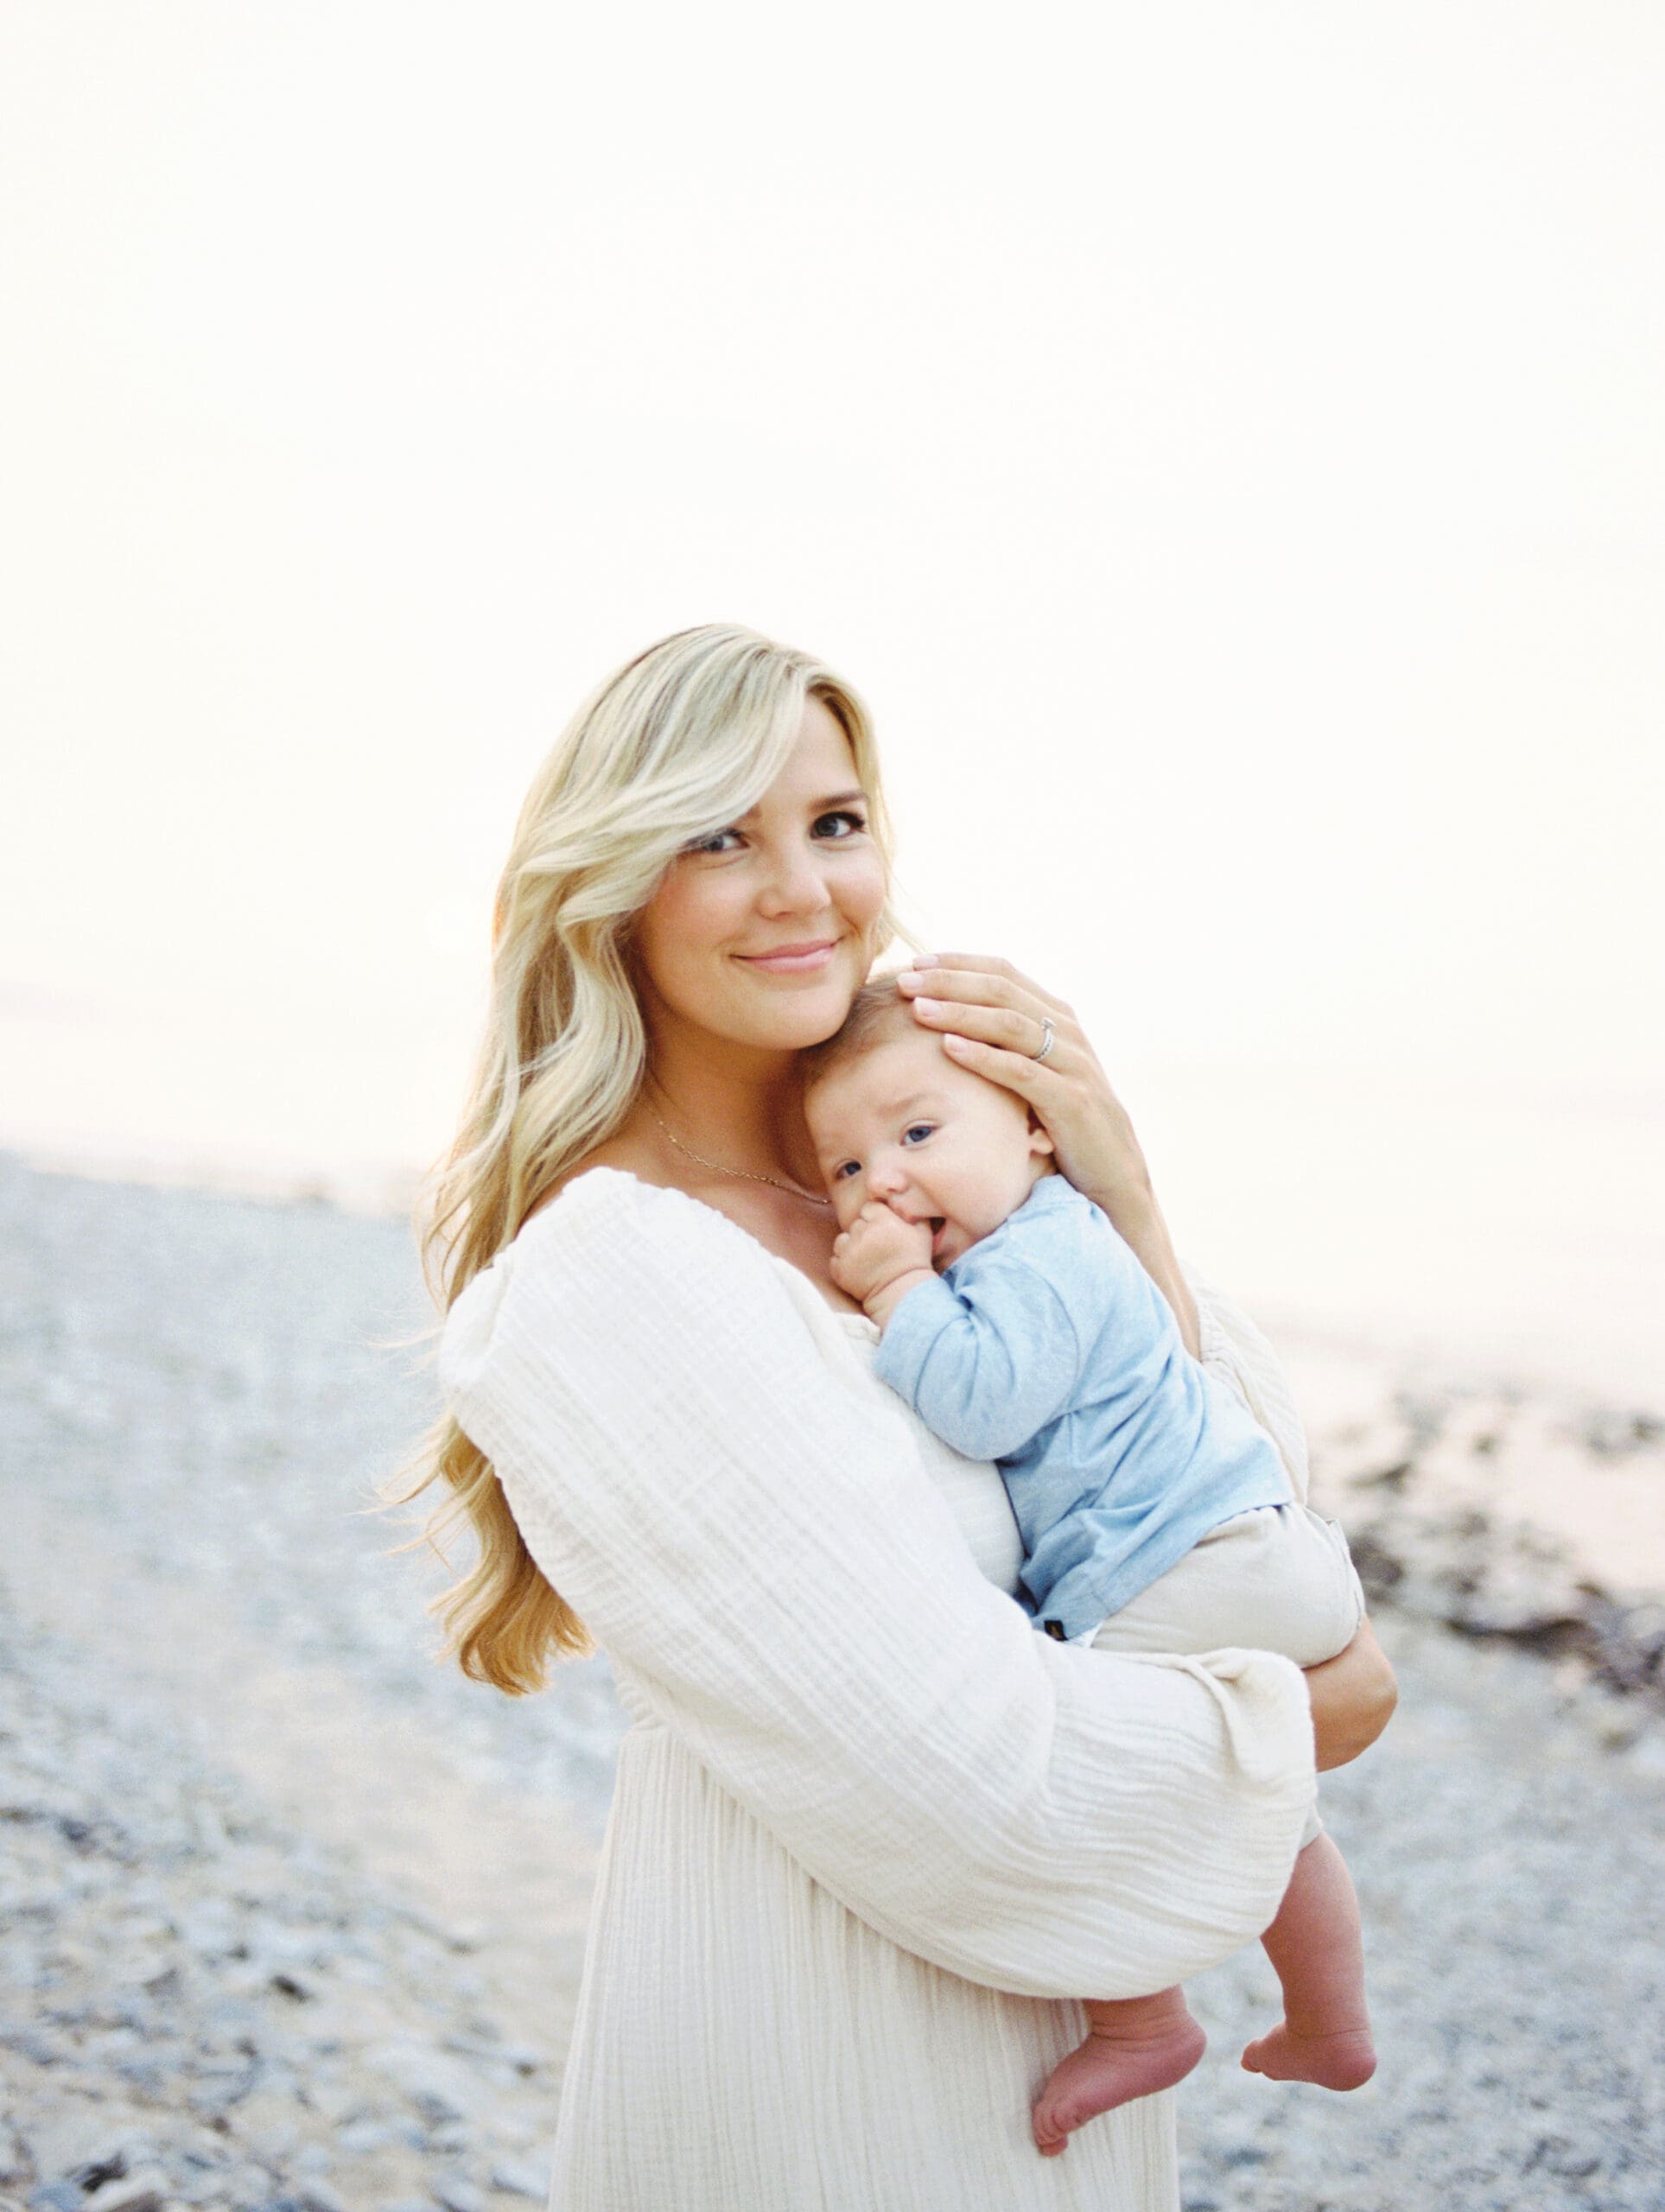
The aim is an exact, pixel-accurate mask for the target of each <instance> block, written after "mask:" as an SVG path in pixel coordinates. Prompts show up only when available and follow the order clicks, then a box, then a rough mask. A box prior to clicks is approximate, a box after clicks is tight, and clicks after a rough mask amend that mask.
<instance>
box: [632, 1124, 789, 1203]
mask: <svg viewBox="0 0 1665 2212" xmlns="http://www.w3.org/2000/svg"><path fill="white" fill-rule="evenodd" d="M647 1110H648V1112H649V1113H650V1114H651V1115H652V1116H653V1118H654V1120H655V1121H656V1122H658V1124H659V1127H660V1128H662V1129H663V1130H664V1133H665V1135H667V1136H668V1137H669V1138H670V1141H671V1143H672V1144H674V1145H675V1146H676V1147H677V1151H678V1152H685V1153H686V1154H688V1156H689V1158H690V1160H698V1162H699V1164H700V1166H702V1167H709V1169H710V1170H711V1173H713V1174H714V1175H739V1176H742V1177H743V1178H744V1179H745V1180H746V1181H747V1182H748V1183H772V1184H773V1185H774V1186H775V1188H776V1190H778V1191H790V1192H791V1194H792V1196H793V1197H794V1198H807V1199H808V1200H809V1202H810V1205H812V1206H829V1205H831V1204H832V1200H831V1199H830V1198H823V1197H821V1195H820V1194H819V1192H815V1191H805V1190H804V1189H802V1188H800V1186H799V1185H798V1184H796V1183H783V1182H782V1181H781V1179H780V1178H779V1176H778V1175H757V1174H754V1173H753V1171H752V1170H751V1169H750V1168H749V1167H720V1166H718V1165H717V1163H716V1161H715V1160H708V1159H706V1157H705V1155H704V1154H702V1153H698V1152H696V1151H695V1149H694V1147H693V1146H692V1145H691V1144H684V1143H683V1141H682V1139H681V1138H680V1137H679V1136H678V1135H677V1132H676V1131H675V1129H673V1128H670V1125H669V1123H668V1122H664V1121H663V1120H661V1118H660V1116H659V1114H658V1110H657V1109H655V1108H654V1106H653V1105H652V1104H651V1103H648V1107H647Z"/></svg>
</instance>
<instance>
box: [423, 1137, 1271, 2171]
mask: <svg viewBox="0 0 1665 2212" xmlns="http://www.w3.org/2000/svg"><path fill="white" fill-rule="evenodd" d="M1195 1287H1196V1289H1197V1293H1198V1306H1199V1310H1200V1312H1201V1316H1202V1324H1203V1329H1204V1346H1203V1350H1204V1359H1205V1362H1206V1363H1208V1364H1209V1365H1211V1367H1212V1368H1214V1369H1215V1370H1216V1371H1217V1372H1218V1373H1219V1374H1221V1375H1222V1376H1224V1377H1225V1378H1226V1379H1227V1380H1228V1381H1230V1383H1233V1384H1234V1386H1235V1387H1236V1388H1237V1389H1239V1391H1240V1392H1241V1393H1242V1395H1243V1396H1244V1397H1245V1398H1246V1399H1247V1400H1248V1402H1249V1406H1250V1408H1251V1410H1253V1411H1254V1412H1255V1414H1256V1415H1257V1417H1258V1418H1259V1419H1261V1421H1262V1422H1263V1423H1264V1424H1265V1425H1266V1426H1267V1427H1268V1430H1269V1432H1270V1433H1271V1434H1272V1435H1273V1437H1274V1441H1276V1442H1277V1443H1278V1444H1279V1446H1280V1447H1281V1450H1282V1452H1283V1453H1284V1456H1285V1459H1286V1464H1287V1465H1288V1466H1289V1469H1290V1472H1291V1478H1292V1485H1293V1487H1294V1488H1295V1489H1296V1490H1297V1491H1298V1492H1299V1491H1300V1490H1302V1489H1304V1487H1305V1462H1304V1458H1303V1457H1302V1451H1301V1443H1300V1425H1299V1422H1298V1421H1296V1420H1295V1418H1294V1414H1293V1408H1292V1407H1291V1406H1290V1404H1289V1402H1288V1394H1287V1389H1286V1387H1285V1386H1284V1384H1283V1382H1282V1378H1281V1373H1280V1371H1279V1370H1278V1368H1277V1365H1276V1362H1275V1361H1274V1359H1273V1358H1272V1356H1271V1354H1270V1352H1269V1351H1268V1350H1267V1348H1266V1346H1265V1344H1264V1343H1263V1342H1262V1341H1261V1339H1259V1338H1257V1337H1256V1335H1255V1332H1254V1331H1253V1330H1252V1328H1251V1327H1250V1326H1249V1324H1247V1323H1246V1322H1245V1321H1244V1320H1243V1319H1242V1316H1241V1315H1239V1314H1237V1313H1236V1312H1235V1310H1234V1309H1232V1308H1231V1307H1230V1306H1228V1305H1227V1304H1226V1303H1225V1302H1224V1301H1223V1300H1220V1299H1218V1298H1217V1295H1216V1294H1212V1293H1211V1292H1209V1291H1208V1290H1207V1289H1206V1287H1204V1286H1201V1285H1197V1286H1195ZM875 1334H876V1332H874V1328H873V1326H872V1325H871V1323H869V1322H867V1320H866V1319H864V1318H863V1317H861V1316H860V1315H855V1314H840V1313H836V1312H835V1311H834V1310H833V1309H832V1308H831V1307H830V1306H829V1305H828V1304H827V1303H826V1302H825V1300H823V1298H822V1296H821V1294H820V1293H819V1292H818V1291H817V1288H816V1287H815V1286H814V1284H813V1283H811V1282H810V1281H809V1279H808V1278H807V1277H806V1276H804V1275H803V1274H800V1273H799V1272H798V1270H797V1269H795V1268H792V1267H791V1266H790V1265H789V1264H787V1263H786V1262H785V1261H782V1260H780V1259H778V1258H777V1257H776V1256H775V1255H772V1254H771V1253H769V1252H768V1251H767V1250H766V1249H765V1248H764V1247H763V1246H762V1245H761V1244H759V1243H757V1241H756V1240H755V1239H754V1238H753V1237H752V1236H748V1235H747V1232H746V1231H745V1230H741V1229H740V1228H739V1227H738V1226H736V1224H734V1223H733V1222H731V1221H729V1220H728V1218H727V1217H726V1216H724V1215H722V1214H720V1213H718V1212H716V1211H715V1210H714V1209H712V1208H711V1207H709V1206H706V1205H702V1204H700V1203H699V1201H698V1200H696V1199H694V1198H689V1197H688V1196H686V1194H685V1193H683V1192H679V1191H670V1190H664V1189H661V1188H658V1187H657V1186H654V1185H649V1184H645V1183H642V1182H639V1181H638V1180H637V1179H635V1178H634V1177H632V1176H630V1175H627V1174H625V1173H620V1171H618V1170H616V1169H612V1168H593V1169H591V1170H590V1171H589V1172H588V1173H586V1174H583V1175H581V1176H579V1177H578V1178H577V1179H575V1181H573V1182H572V1183H570V1184H569V1185H568V1186H567V1188H566V1189H565V1191H563V1192H562V1194H561V1196H560V1197H559V1198H557V1199H556V1200H555V1202H554V1203H553V1204H552V1205H549V1206H547V1207H545V1208H544V1209H543V1211H541V1212H540V1213H538V1214H537V1215H535V1216H534V1217H533V1218H532V1219H531V1221H530V1222H529V1223H528V1224H527V1225H526V1226H525V1228H524V1229H523V1230H521V1232H520V1234H519V1236H518V1237H516V1239H515V1240H514V1242H513V1243H512V1244H511V1245H510V1246H509V1247H508V1248H507V1249H505V1251H504V1252H503V1253H501V1254H500V1255H499V1257H498V1258H497V1260H496V1261H495V1262H493V1265H492V1266H491V1267H490V1268H487V1269H486V1270H485V1271H484V1272H483V1273H482V1274H480V1275H479V1276H477V1277H476V1278H475V1280H474V1281H473V1282H472V1283H471V1284H470V1285H469V1286H468V1288H467V1290H466V1291H465V1292H464V1294H463V1295H462V1297H461V1298H460V1299H459V1300H458V1301H457V1303H456V1305H455V1306H454V1308H453V1309H452V1313H451V1315H450V1318H449V1319H448V1324H447V1326H446V1330H445V1335H444V1339H443V1343H442V1352H441V1368H440V1372H441V1380H442V1387H443V1389H444V1390H445V1392H446V1395H447V1396H448V1401H449V1402H450V1404H451V1406H452V1408H453V1409H454V1412H455V1414H456V1415H457V1417H458V1419H459V1420H460V1421H461V1423H462V1426H463V1427H464V1428H465V1429H466V1430H467V1433H468V1434H469V1435H470V1436H472V1437H473V1439H474V1440H475V1441H476V1442H477V1443H478V1444H479V1445H480V1447H481V1448H482V1450H484V1451H485V1452H487V1453H488V1454H489V1456H490V1457H491V1459H492V1460H493V1463H494V1464H495V1465H496V1468H497V1471H498V1474H499V1478H500V1479H501V1481H502V1484H503V1487H504V1491H505V1494H506V1496H507V1497H508V1500H509V1503H510V1505H511V1507H512V1510H513V1512H514V1516H515V1518H516V1521H517V1522H518V1524H519V1527H520V1529H521V1530H522V1532H523V1534H524V1537H525V1540H526V1542H527V1545H528V1546H529V1548H530V1549H531V1553H532V1555H533V1557H534V1558H535V1559H536V1560H537V1563H538V1565H539V1566H540V1567H542V1569H543V1572H544V1573H546V1574H547V1575H548V1576H549V1579H550V1581H551V1582H552V1583H553V1584H554V1586H555V1587H556V1589H557V1590H559V1591H560V1592H561V1593H562V1597H564V1598H565V1599H567V1600H568V1601H569V1603H570V1604H571V1605H573V1606H574V1607H575V1609H576V1611H578V1613H579V1614H580V1616H581V1618H583V1619H584V1620H585V1622H587V1623H588V1625H589V1627H590V1628H591V1629H592V1630H594V1633H595V1635H596V1636H597V1637H598V1638H599V1639H600V1641H601V1643H602V1644H603V1645H604V1646H605V1648H606V1649H607V1653H608V1655H609V1657H610V1658H611V1660H612V1662H613V1670H614V1674H615V1676H616V1679H617V1681H618V1686H619V1692H620V1696H621V1698H622V1699H623V1700H624V1702H625V1704H626V1707H627V1708H628V1710H629V1712H630V1713H631V1715H632V1720H633V1723H634V1725H633V1726H632V1728H631V1729H630V1731H629V1732H628V1733H627V1734H626V1737H625V1739H624V1742H623V1745H622V1746H621V1748H620V1758H619V1772H618V1781H617V1785H616V1789H615V1792H614V1796H613V1809H612V1815H611V1818H610V1820H609V1823H608V1828H607V1841H606V1845H605V1847H604V1850H603V1853H602V1861H601V1873H600V1878H599V1882H598V1885H597V1890H596V1895H595V1900H594V1908H593V1913H592V1918H591V1923H590V1930H589V1943H588V1953H587V1956H586V1962H585V1968H584V1976H583V1984H582V1988H581V1994H580V1999H579V2005H578V2019H577V2024H576V2027H575V2031H574V2037H573V2044H572V2049H571V2053H570V2056H569V2060H568V2064H567V2071H566V2076H565V2081H564V2083H563V2087H562V2103H561V2113H560V2120H559V2125H558V2129H557V2133H556V2153H555V2175H554V2182H553V2185H552V2190H551V2196H550V2204H551V2206H552V2207H553V2208H556V2212H981V2209H982V2208H984V2207H987V2208H988V2212H1065V2208H1068V2212H1089V2208H1090V2209H1091V2212H1173V2208H1174V2207H1175V2206H1176V2205H1177V2202H1178V2191H1177V2184H1176V2179H1175V2168H1174V2138H1173V2100H1172V2095H1163V2096H1160V2097H1151V2098H1147V2099H1144V2100H1142V2101H1139V2102H1137V2103H1135V2104H1133V2105H1129V2106H1125V2107H1122V2109H1121V2110H1120V2111H1119V2112H1115V2113H1110V2114H1109V2115H1107V2116H1106V2117H1105V2118H1103V2119H1101V2120H1095V2121H1093V2122H1092V2123H1091V2125H1090V2126H1088V2127H1086V2128H1085V2129H1084V2130H1083V2131H1082V2132H1081V2133H1079V2134H1077V2136H1076V2137H1075V2138H1074V2139H1073V2140H1072V2141H1071V2145H1070V2147H1069V2148H1068V2150H1067V2151H1066V2152H1064V2155H1063V2156H1062V2157H1061V2158H1056V2159H1044V2158H1041V2157H1040V2156H1039V2153H1038V2152H1036V2150H1035V2147H1034V2144H1033V2139H1031V2136H1030V2133H1029V2107H1030V2104H1031V2101H1032V2100H1033V2096H1034V2094H1035V2092H1036V2090H1037V2089H1038V2088H1039V2085H1040V2083H1041V2082H1043V2081H1044V2080H1045V2076H1046V2075H1047V2074H1048V2072H1049V2071H1050V2070H1051V2069H1052V2066H1053V2064H1054V2063H1056V2061H1057V2060H1058V2058H1060V2057H1061V2056H1063V2055H1064V2052H1065V2051H1066V2050H1069V2049H1071V2046H1072V2045H1073V2044H1075V2043H1077V2041H1078V2040H1079V2038H1080V2037H1081V2035H1082V2033H1083V2032H1084V2015H1083V2014H1082V2012H1081V2009H1080V2005H1079V2002H1078V2000H1079V1999H1080V1998H1082V1997H1083V1996H1085V1995H1091V1996H1096V1997H1117V1996H1130V1995H1134V1994H1136V1993H1141V1992H1143V1991H1148V1990H1154V1989H1160V1988H1162V1987H1165V1986H1167V1985H1168V1984H1169V1983H1171V1982H1174V1981H1178V1980H1181V1979H1183V1977H1184V1976H1185V1975H1186V1974H1192V1973H1195V1972H1196V1971H1197V1970H1198V1968H1200V1967H1206V1966H1209V1965H1211V1964H1212V1963H1214V1962H1215V1961H1217V1960H1219V1959H1222V1958H1223V1957H1224V1956H1225V1955H1227V1954H1228V1953H1229V1952H1230V1951H1232V1950H1234V1949H1235V1948H1237V1947H1238V1946H1239V1945H1241V1944H1242V1943H1245V1942H1249V1941H1250V1940H1251V1939H1253V1938H1254V1937H1255V1936H1257V1935H1258V1934H1259V1932H1260V1930H1261V1929H1262V1928H1264V1927H1265V1925H1266V1924H1267V1923H1268V1921H1269V1920H1270V1918H1271V1917H1272V1915H1273V1912H1274V1910H1275V1909H1276V1906H1277V1904H1278V1901H1279V1898H1280V1897H1281V1894H1282V1891H1283V1888H1284V1885H1285V1883H1286V1881H1287V1878H1288V1874H1289V1871H1290V1867H1291V1866H1292V1864H1293V1859H1294V1853H1295V1847H1296V1843H1297V1840H1298V1838H1299V1836H1300V1831H1301V1826H1302V1820H1303V1815H1304V1814H1305V1811H1306V1805H1307V1802H1308V1800H1309V1799H1310V1796H1311V1794H1312V1722H1311V1716H1310V1710H1309V1707H1308V1703H1307V1698H1306V1690H1305V1688H1304V1685H1303V1683H1302V1681H1301V1678H1300V1674H1299V1672H1298V1670H1297V1669H1295V1668H1294V1667H1293V1665H1292V1664H1291V1663H1290V1662H1289V1661H1287V1659H1281V1658H1278V1657H1274V1656H1272V1655H1271V1654H1269V1653H1264V1652H1255V1653H1249V1652H1245V1651H1225V1652H1217V1653H1213V1654H1211V1655H1209V1656H1206V1657H1204V1658H1201V1659H1198V1658H1174V1659H1169V1658H1165V1657H1128V1656H1122V1655H1120V1654H1115V1653H1111V1652H1104V1651H1094V1650H1091V1649H1084V1648H1081V1647H1078V1646H1073V1645H1065V1644H1060V1643H1054V1642H1052V1640H1051V1639H1049V1638H1048V1637H1043V1636H1040V1635H1039V1634H1037V1633H1036V1632H1035V1630H1033V1628H1032V1627H1031V1625H1030V1624H1029V1622H1028V1620H1027V1618H1026V1616H1025V1615H1024V1613H1023V1612H1022V1611H1021V1610H1020V1607H1019V1606H1018V1605H1016V1604H1014V1602H1013V1599H1012V1597H1011V1595H1010V1593H1011V1592H1012V1591H1013V1590H1014V1588H1015V1586H1016V1581H1017V1573H1018V1567H1019V1565H1020V1548H1019V1544H1018V1537H1017V1530H1016V1527H1015V1525H1014V1522H1013V1519H1012V1515H1011V1511H1010V1509H1009V1507H1008V1506H1007V1502H1006V1493H1005V1491H1004V1489H1003V1488H1002V1486H1001V1480H1000V1477H999V1474H998V1472H997V1471H996V1470H995V1468H994V1467H992V1466H988V1465H976V1464H974V1463H973V1462H971V1461H969V1460H966V1459H960V1458H959V1457H958V1456H957V1455H956V1454H955V1453H954V1452H951V1451H950V1450H949V1449H948V1447H947V1446H944V1445H943V1444H941V1443H939V1442H938V1441H937V1440H936V1439H935V1438H934V1437H933V1436H932V1435H931V1433H929V1431H928V1430H926V1429H925V1427H923V1425H922V1424H921V1423H920V1422H919V1421H918V1420H917V1419H916V1417H915V1416H914V1415H913V1414H912V1412H911V1411H910V1410H909V1409H908V1408H906V1407H905V1406H904V1405H903V1404H902V1402H901V1401H900V1400H899V1399H898V1398H896V1397H895V1396H894V1395H893V1394H892V1393H891V1392H890V1391H888V1390H887V1389H885V1387H884V1386H883V1385H882V1384H881V1383H879V1382H877V1381H876V1380H875V1379H874V1376H873V1375H872V1372H871V1368H870V1361H871V1352H872V1344H873V1342H874V1337H875Z"/></svg>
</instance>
